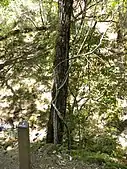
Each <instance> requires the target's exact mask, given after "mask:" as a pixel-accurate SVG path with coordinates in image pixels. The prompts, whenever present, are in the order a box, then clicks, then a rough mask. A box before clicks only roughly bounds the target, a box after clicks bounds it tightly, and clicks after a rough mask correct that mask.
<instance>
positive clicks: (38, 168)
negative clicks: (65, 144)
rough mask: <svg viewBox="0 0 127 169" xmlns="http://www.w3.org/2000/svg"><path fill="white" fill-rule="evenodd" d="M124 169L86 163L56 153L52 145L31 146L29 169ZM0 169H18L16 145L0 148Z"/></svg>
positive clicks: (64, 153)
mask: <svg viewBox="0 0 127 169" xmlns="http://www.w3.org/2000/svg"><path fill="white" fill-rule="evenodd" d="M117 168H118V169H126V166H125V168H124V167H120V166H114V165H112V166H109V167H108V166H107V165H106V164H105V163H103V162H101V163H98V162H96V163H91V164H90V163H87V162H84V161H83V160H81V159H78V158H74V157H72V156H70V155H68V154H67V153H66V152H65V151H64V150H61V151H58V149H56V147H54V145H51V144H50V145H43V146H42V145H41V146H39V144H33V145H32V146H31V169H117ZM0 169H19V159H18V145H15V148H13V149H11V148H10V150H9V148H8V150H5V149H3V148H2V147H1V148H0Z"/></svg>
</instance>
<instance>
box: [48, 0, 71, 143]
mask: <svg viewBox="0 0 127 169" xmlns="http://www.w3.org/2000/svg"><path fill="white" fill-rule="evenodd" d="M72 4H73V0H58V12H59V25H58V36H57V39H56V54H55V59H54V84H53V89H52V103H51V109H50V115H49V121H48V126H47V127H48V129H47V140H46V141H47V143H55V144H58V143H61V142H62V139H63V132H64V123H63V120H62V118H63V119H64V118H65V115H66V100H67V93H68V92H67V91H68V74H69V70H68V69H69V39H70V22H71V13H72ZM59 113H60V114H61V116H62V118H60V116H59Z"/></svg>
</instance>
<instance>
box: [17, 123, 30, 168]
mask: <svg viewBox="0 0 127 169" xmlns="http://www.w3.org/2000/svg"><path fill="white" fill-rule="evenodd" d="M18 145H19V169H30V141H29V124H28V122H26V121H23V122H21V123H19V126H18Z"/></svg>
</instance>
